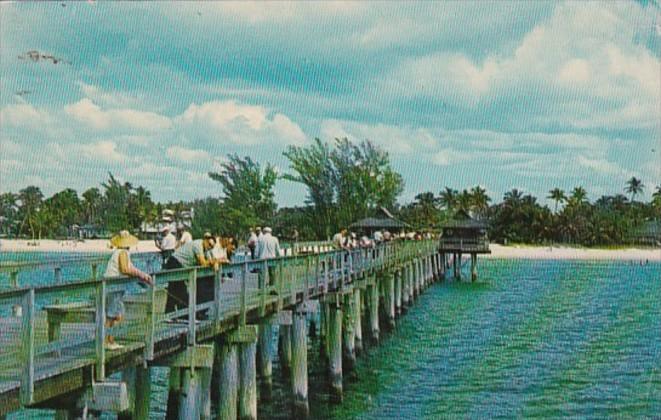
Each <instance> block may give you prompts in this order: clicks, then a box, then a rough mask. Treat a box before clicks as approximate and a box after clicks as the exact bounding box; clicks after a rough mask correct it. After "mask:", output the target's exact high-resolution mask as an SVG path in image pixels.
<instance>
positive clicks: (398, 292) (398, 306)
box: [395, 268, 402, 315]
mask: <svg viewBox="0 0 661 420" xmlns="http://www.w3.org/2000/svg"><path fill="white" fill-rule="evenodd" d="M395 313H396V315H399V314H401V313H402V269H401V268H398V269H397V270H396V271H395Z"/></svg>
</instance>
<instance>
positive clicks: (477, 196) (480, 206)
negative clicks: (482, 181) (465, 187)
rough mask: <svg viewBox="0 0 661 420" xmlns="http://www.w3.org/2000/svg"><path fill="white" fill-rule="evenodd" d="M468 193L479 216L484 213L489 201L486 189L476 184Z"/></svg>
mask: <svg viewBox="0 0 661 420" xmlns="http://www.w3.org/2000/svg"><path fill="white" fill-rule="evenodd" d="M470 194H471V199H472V202H473V206H474V208H475V211H476V212H477V213H478V214H479V215H480V216H482V215H484V213H485V212H486V211H487V209H488V208H489V202H490V201H491V197H489V196H488V195H487V190H485V189H484V188H482V187H480V186H479V185H476V186H475V187H473V188H471V191H470Z"/></svg>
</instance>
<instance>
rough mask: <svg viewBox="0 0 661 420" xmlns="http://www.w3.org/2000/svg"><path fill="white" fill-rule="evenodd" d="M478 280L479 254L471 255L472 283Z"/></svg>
mask: <svg viewBox="0 0 661 420" xmlns="http://www.w3.org/2000/svg"><path fill="white" fill-rule="evenodd" d="M475 280H477V254H471V281H475Z"/></svg>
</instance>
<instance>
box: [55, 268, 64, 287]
mask: <svg viewBox="0 0 661 420" xmlns="http://www.w3.org/2000/svg"><path fill="white" fill-rule="evenodd" d="M53 276H54V278H55V284H60V283H62V267H55V270H53Z"/></svg>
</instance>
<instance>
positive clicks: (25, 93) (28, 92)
mask: <svg viewBox="0 0 661 420" xmlns="http://www.w3.org/2000/svg"><path fill="white" fill-rule="evenodd" d="M31 93H32V91H31V90H19V91H17V92H16V93H15V95H16V96H25V95H29V94H31Z"/></svg>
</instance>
